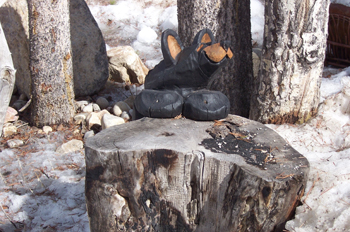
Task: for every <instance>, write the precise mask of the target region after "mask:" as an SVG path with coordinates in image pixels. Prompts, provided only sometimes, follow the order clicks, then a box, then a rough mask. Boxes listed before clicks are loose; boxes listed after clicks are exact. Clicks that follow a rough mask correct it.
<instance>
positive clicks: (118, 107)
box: [113, 101, 131, 116]
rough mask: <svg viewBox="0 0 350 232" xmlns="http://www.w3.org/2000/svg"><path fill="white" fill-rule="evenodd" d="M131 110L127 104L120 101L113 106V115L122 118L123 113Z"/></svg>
mask: <svg viewBox="0 0 350 232" xmlns="http://www.w3.org/2000/svg"><path fill="white" fill-rule="evenodd" d="M130 109H131V108H130V106H129V105H128V104H127V103H125V102H123V101H119V102H117V103H116V104H115V105H114V106H113V114H115V115H116V116H120V115H121V114H122V113H123V111H127V112H128V111H129V110H130Z"/></svg>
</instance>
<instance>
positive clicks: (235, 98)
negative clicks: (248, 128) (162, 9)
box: [177, 0, 253, 117]
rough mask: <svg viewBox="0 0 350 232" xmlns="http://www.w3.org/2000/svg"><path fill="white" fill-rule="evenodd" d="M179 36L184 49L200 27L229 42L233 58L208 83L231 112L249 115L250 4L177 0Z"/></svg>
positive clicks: (228, 1)
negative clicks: (228, 102)
mask: <svg viewBox="0 0 350 232" xmlns="http://www.w3.org/2000/svg"><path fill="white" fill-rule="evenodd" d="M177 7H178V21H179V36H180V38H181V40H182V42H183V43H184V45H185V46H188V45H190V44H191V42H192V40H193V38H194V36H195V35H196V33H197V32H198V31H200V30H201V29H203V28H209V29H211V30H212V31H213V33H214V36H215V37H216V40H217V41H221V40H230V41H231V48H232V51H233V53H234V57H233V58H232V59H231V61H230V62H229V63H228V64H227V65H226V66H225V67H224V68H222V70H221V72H219V73H218V74H217V75H216V76H215V77H214V78H213V79H212V81H211V82H210V83H209V88H211V89H215V90H219V91H221V92H223V93H224V94H225V95H226V96H227V97H228V98H229V100H230V104H231V110H230V111H231V113H233V114H238V115H241V116H245V117H248V116H249V108H250V107H249V104H250V95H251V85H252V80H253V68H252V44H251V31H250V27H251V25H250V1H234V0H227V1H220V0H178V1H177Z"/></svg>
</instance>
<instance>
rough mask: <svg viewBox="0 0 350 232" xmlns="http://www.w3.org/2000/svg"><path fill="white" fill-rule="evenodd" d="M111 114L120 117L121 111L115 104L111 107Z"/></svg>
mask: <svg viewBox="0 0 350 232" xmlns="http://www.w3.org/2000/svg"><path fill="white" fill-rule="evenodd" d="M112 111H113V114H114V115H116V116H120V115H121V114H122V113H123V111H122V110H121V109H120V107H119V106H118V105H117V104H116V105H114V106H113V110H112Z"/></svg>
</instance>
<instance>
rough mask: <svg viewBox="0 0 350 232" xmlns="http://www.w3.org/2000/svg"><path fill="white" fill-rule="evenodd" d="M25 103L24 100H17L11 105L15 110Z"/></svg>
mask: <svg viewBox="0 0 350 232" xmlns="http://www.w3.org/2000/svg"><path fill="white" fill-rule="evenodd" d="M25 104H27V102H26V101H23V100H17V101H15V103H13V105H12V107H13V108H15V109H16V110H20V109H22V107H23V106H25Z"/></svg>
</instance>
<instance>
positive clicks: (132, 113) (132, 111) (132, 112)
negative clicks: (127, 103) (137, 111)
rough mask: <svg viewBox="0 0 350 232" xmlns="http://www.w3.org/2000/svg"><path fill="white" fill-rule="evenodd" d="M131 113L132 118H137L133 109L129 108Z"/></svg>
mask: <svg viewBox="0 0 350 232" xmlns="http://www.w3.org/2000/svg"><path fill="white" fill-rule="evenodd" d="M129 115H130V116H131V119H133V118H135V116H134V110H133V109H131V110H129Z"/></svg>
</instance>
